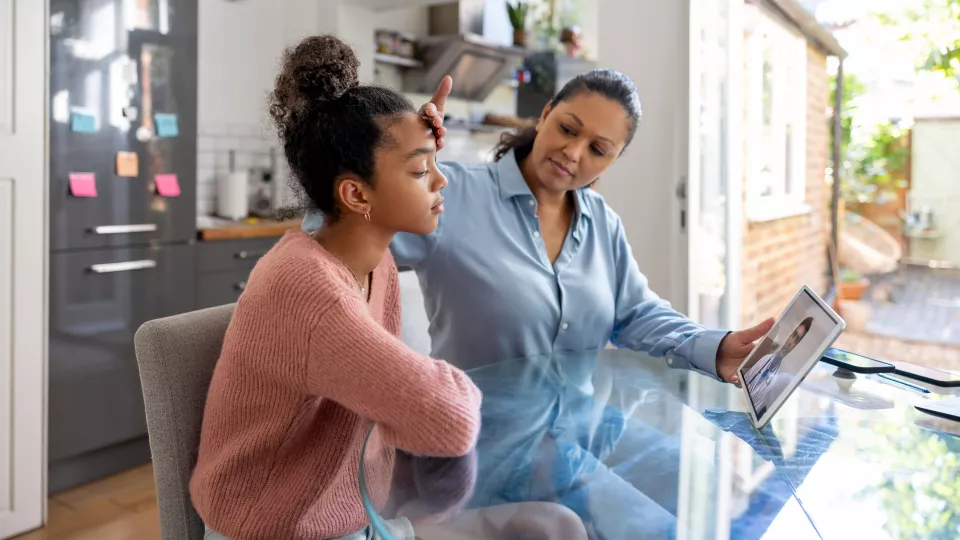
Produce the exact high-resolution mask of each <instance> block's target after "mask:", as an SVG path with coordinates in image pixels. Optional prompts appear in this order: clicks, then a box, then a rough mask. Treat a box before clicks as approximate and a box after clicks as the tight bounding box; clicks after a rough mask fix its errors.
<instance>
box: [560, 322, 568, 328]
mask: <svg viewBox="0 0 960 540" xmlns="http://www.w3.org/2000/svg"><path fill="white" fill-rule="evenodd" d="M560 328H563V329H564V330H566V329H567V328H570V325H569V324H567V323H563V324H561V325H560Z"/></svg>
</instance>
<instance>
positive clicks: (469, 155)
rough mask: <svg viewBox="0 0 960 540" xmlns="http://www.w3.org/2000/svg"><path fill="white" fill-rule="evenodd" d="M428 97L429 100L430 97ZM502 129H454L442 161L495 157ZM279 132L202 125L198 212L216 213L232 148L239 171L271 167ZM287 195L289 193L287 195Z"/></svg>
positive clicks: (282, 171) (281, 170)
mask: <svg viewBox="0 0 960 540" xmlns="http://www.w3.org/2000/svg"><path fill="white" fill-rule="evenodd" d="M424 99H429V96H426V97H425V98H424ZM501 132H502V130H496V131H491V132H487V131H468V130H465V129H450V130H449V131H448V132H447V137H446V140H447V144H446V147H445V148H444V150H443V151H442V152H441V153H440V155H439V156H438V157H439V159H440V160H441V161H457V162H460V163H482V162H484V161H489V160H490V159H491V157H492V153H491V151H492V150H493V147H494V145H495V144H496V143H497V141H498V140H499V138H500V133H501ZM275 144H276V135H275V133H274V131H273V129H272V128H271V127H269V126H266V125H264V126H261V125H258V124H221V125H213V124H208V125H201V126H200V129H199V134H198V136H197V215H198V216H207V215H214V214H216V209H217V178H218V177H219V176H221V175H225V174H228V173H229V172H230V151H231V150H233V151H234V152H235V161H234V167H235V169H236V170H237V171H242V170H246V169H250V168H252V167H257V168H259V167H269V166H270V154H269V152H270V148H271V147H273V146H275ZM276 159H277V166H278V176H279V178H278V180H279V181H280V182H283V184H284V186H286V183H287V178H286V168H285V163H284V158H283V153H282V151H281V150H280V149H279V148H278V149H277V154H276ZM285 196H286V195H285Z"/></svg>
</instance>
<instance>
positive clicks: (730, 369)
mask: <svg viewBox="0 0 960 540" xmlns="http://www.w3.org/2000/svg"><path fill="white" fill-rule="evenodd" d="M773 323H774V319H772V318H771V319H767V320H765V321H763V322H762V323H760V324H758V325H756V326H754V327H753V328H747V329H746V330H740V331H739V332H731V333H729V334H727V337H725V338H723V341H721V342H720V348H719V349H718V350H717V375H719V376H720V378H721V379H722V380H723V381H724V382H728V383H733V384H735V385H737V386H740V377H738V376H737V368H738V367H740V364H742V363H743V360H744V359H745V358H746V357H747V355H748V354H750V351H752V350H753V346H754V344H755V343H756V341H757V340H758V339H760V338H762V337H763V336H765V335H766V334H767V332H769V331H770V329H771V328H773Z"/></svg>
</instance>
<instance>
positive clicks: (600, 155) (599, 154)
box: [590, 146, 604, 157]
mask: <svg viewBox="0 0 960 540" xmlns="http://www.w3.org/2000/svg"><path fill="white" fill-rule="evenodd" d="M590 149H591V150H592V151H593V153H594V154H596V155H597V156H598V157H603V156H604V152H603V150H601V149H600V148H597V147H596V146H593V147H591V148H590Z"/></svg>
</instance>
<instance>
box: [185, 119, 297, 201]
mask: <svg viewBox="0 0 960 540" xmlns="http://www.w3.org/2000/svg"><path fill="white" fill-rule="evenodd" d="M275 140H276V136H275V134H274V132H273V129H272V128H270V127H268V126H261V125H258V124H219V125H217V124H209V125H201V126H200V127H199V134H198V137H197V215H199V216H205V215H213V214H214V213H215V212H216V208H217V177H218V176H220V175H223V174H227V173H229V172H230V151H231V150H233V151H234V152H235V161H234V167H235V168H236V170H238V171H241V170H245V169H249V168H251V167H269V166H270V154H269V152H270V148H271V147H273V146H274V145H275ZM277 159H278V160H280V159H283V157H282V156H281V155H280V152H279V151H278V152H277ZM283 181H286V180H283Z"/></svg>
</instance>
